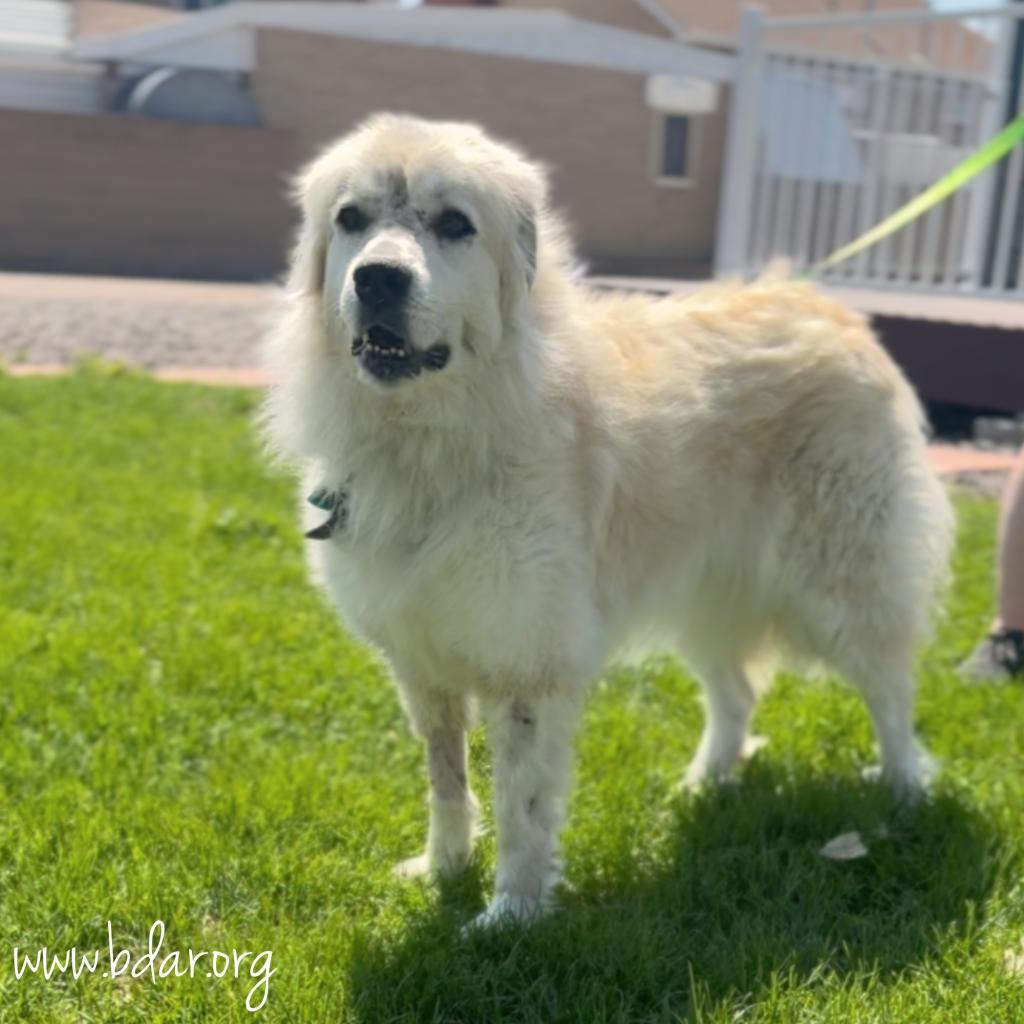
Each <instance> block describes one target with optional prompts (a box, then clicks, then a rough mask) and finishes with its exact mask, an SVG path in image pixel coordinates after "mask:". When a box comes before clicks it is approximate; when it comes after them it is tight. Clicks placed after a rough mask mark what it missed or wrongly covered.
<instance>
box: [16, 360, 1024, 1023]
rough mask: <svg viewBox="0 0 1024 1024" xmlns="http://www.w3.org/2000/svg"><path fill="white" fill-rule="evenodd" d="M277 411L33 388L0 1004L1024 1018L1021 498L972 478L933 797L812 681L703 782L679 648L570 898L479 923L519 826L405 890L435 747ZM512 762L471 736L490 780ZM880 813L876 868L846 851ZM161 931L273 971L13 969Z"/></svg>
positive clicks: (656, 664) (590, 826)
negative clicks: (346, 589)
mask: <svg viewBox="0 0 1024 1024" xmlns="http://www.w3.org/2000/svg"><path fill="white" fill-rule="evenodd" d="M254 404H255V397H254V396H253V395H251V394H249V393H245V392H241V391H233V390H216V389H204V388H200V387H196V386H190V385H169V384H159V383H156V382H154V381H151V380H149V379H146V378H143V377H139V376H134V375H131V374H124V373H121V374H118V373H110V372H105V371H103V370H101V369H98V368H92V369H87V370H83V371H80V372H79V373H78V374H76V375H75V376H73V377H68V378H64V379H52V380H42V379H25V380H12V379H9V378H3V377H0V488H2V490H0V494H2V498H0V559H2V571H0V1022H4V1024H6V1022H15V1021H17V1022H22V1021H25V1022H39V1024H64V1022H68V1024H71V1022H76V1024H77V1022H114V1021H132V1022H136V1021H138V1022H162V1021H168V1022H170V1021H176V1022H186V1021H197V1022H199V1021H204V1022H205V1021H215V1022H220V1021H244V1020H266V1021H281V1022H288V1024H292V1022H314V1024H328V1022H336V1021H358V1022H365V1024H385V1022H392V1021H437V1022H442V1021H444V1022H449V1021H451V1022H464V1024H476V1022H480V1024H485V1022H491V1021H538V1022H541V1021H543V1022H560V1021H579V1022H585V1024H594V1022H603V1021H615V1022H626V1021H630V1022H634V1021H635V1022H641V1021H642V1022H647V1021H651V1022H654V1021H658V1022H668V1021H676V1020H687V1021H709V1022H710V1021H715V1022H725V1021H734V1020H742V1021H744V1022H762V1021H773V1022H776V1021H778V1022H789V1021H794V1022H795V1021H815V1022H817V1021H830V1022H843V1024H847V1022H862V1021H878V1022H883V1021H885V1022H890V1021H892V1022H914V1024H917V1022H922V1024H923V1022H940V1021H941V1022H944V1024H945V1022H957V1024H970V1022H977V1024H995V1022H1000V1021H1007V1022H1011V1021H1021V1020H1024V977H1018V976H1013V975H1012V974H1011V973H1009V972H1008V971H1007V970H1006V969H1005V967H1004V958H1003V953H1004V950H1006V949H1007V948H1008V947H1011V946H1014V945H1016V944H1017V943H1019V941H1020V939H1021V937H1022V936H1024V884H1022V877H1024V876H1022V873H1021V865H1022V860H1024V688H1021V687H1016V688H1012V687H1004V688H991V689H986V688H969V687H967V686H965V685H963V684H961V683H959V682H958V681H957V679H956V678H955V676H954V674H953V666H954V665H955V664H956V662H957V661H958V660H959V659H960V658H961V657H962V656H963V655H964V654H965V653H966V651H967V650H968V649H969V648H970V646H971V645H972V643H973V642H974V640H975V639H976V638H977V636H978V635H979V632H980V631H981V630H982V629H983V627H984V625H985V623H986V621H987V619H988V617H989V615H990V614H991V607H992V603H991V602H992V572H991V563H992V540H993V531H994V523H995V507H994V505H993V504H992V503H991V502H988V501H982V500H979V499H975V498H971V497H969V496H962V497H961V498H960V499H959V500H958V509H959V514H960V522H961V537H960V547H959V553H958V557H957V563H956V585H955V587H954V589H953V592H952V596H951V598H950V601H949V607H948V614H947V616H946V617H945V619H944V621H943V623H942V625H941V628H940V631H939V634H938V637H937V640H936V642H935V644H934V645H933V646H932V647H931V648H930V649H929V650H928V651H927V652H926V655H925V657H924V660H923V664H922V668H921V691H922V695H921V701H920V706H919V713H918V718H919V724H920V728H921V730H922V732H923V733H924V735H925V736H926V737H927V740H928V742H929V744H930V745H931V747H932V749H933V750H934V752H935V753H936V754H937V755H938V756H939V757H940V759H941V761H942V762H943V765H944V775H943V778H942V781H941V782H940V784H939V785H938V787H937V791H936V794H935V796H934V798H933V799H932V800H931V801H930V802H929V803H927V804H926V805H925V806H923V807H921V808H919V809H918V810H917V811H915V812H907V811H901V810H899V809H898V808H894V807H892V806H891V805H890V804H889V802H888V801H887V799H886V798H885V796H884V795H883V794H881V793H879V792H878V791H877V790H876V789H874V788H873V787H871V786H869V785H867V784H863V783H861V782H860V781H859V769H860V768H861V767H862V766H863V765H865V764H868V763H870V762H871V761H872V760H873V756H874V755H873V750H872V742H871V736H870V730H869V725H868V721H867V716H866V714H865V712H864V710H863V707H862V705H861V704H860V702H859V700H858V699H857V698H856V697H855V696H853V695H852V694H851V693H850V691H848V690H847V689H846V688H845V687H844V686H842V685H841V684H840V683H838V682H836V681H824V682H817V683H808V682H805V681H802V680H798V679H793V678H787V679H783V680H781V681H780V683H779V685H778V686H777V687H776V688H775V689H774V690H773V691H772V692H771V694H770V695H769V696H768V698H767V699H766V700H765V702H764V704H763V706H762V708H761V709H760V711H759V713H758V719H757V723H756V726H757V730H758V731H759V732H761V733H764V734H767V735H768V736H770V738H771V742H770V744H769V746H768V747H767V748H765V749H764V750H762V751H761V752H760V753H759V754H758V755H757V757H756V758H755V760H754V761H752V762H751V763H750V764H749V765H748V766H747V767H746V769H745V771H744V774H743V780H742V784H740V785H738V786H731V787H724V788H722V789H720V790H718V791H716V792H709V793H705V794H702V795H699V796H689V797H678V796H673V793H672V789H673V785H674V783H675V782H676V780H677V778H678V777H679V775H680V773H681V771H682V769H683V766H684V765H685V763H686V761H687V758H688V756H689V754H690V753H691V751H692V750H693V748H694V745H695V743H696V740H697V736H698V732H699V728H700V721H701V716H700V712H699V704H698V697H697V691H696V687H695V686H694V684H693V682H692V681H691V680H690V679H689V678H687V676H686V675H685V674H684V673H683V672H682V671H681V670H680V669H679V668H678V667H677V666H676V664H675V663H673V662H672V661H670V660H652V661H650V662H649V663H647V664H646V665H645V666H643V667H642V668H640V669H636V670H629V671H626V670H621V671H614V672H610V673H609V674H608V675H606V676H605V677H604V678H603V679H601V680H600V681H599V682H598V683H597V684H596V686H595V687H594V692H593V695H592V698H591V700H590V703H589V706H588V711H587V713H586V716H585V721H584V726H583V729H582V732H581V735H580V738H579V742H578V761H579V768H578V784H577V790H576V796H575V799H574V803H573V806H572V813H571V818H570V824H569V828H568V830H567V832H566V835H565V851H566V859H567V869H568V876H569V880H570V882H571V886H572V888H571V891H570V892H569V893H568V895H567V896H566V898H565V900H564V906H563V908H562V909H561V910H560V911H559V912H558V913H557V914H555V915H554V916H552V917H551V918H549V919H547V920H545V921H544V922H542V923H541V924H539V925H538V926H536V927H535V928H534V929H533V930H531V931H529V932H509V933H502V934H485V935H479V936H474V937H471V938H469V939H467V940H464V939H460V937H459V927H460V925H461V924H462V923H463V922H465V921H466V920H467V919H468V918H469V917H470V916H471V915H472V914H473V913H474V912H476V911H477V910H479V909H480V908H481V906H482V905H483V901H484V897H485V894H486V892H487V890H488V887H489V884H490V878H491V875H492V869H493V837H492V836H485V838H484V839H483V841H482V843H481V846H480V855H479V857H478V859H477V862H476V863H475V864H474V866H473V868H472V869H471V871H470V873H469V874H468V876H467V877H465V878H463V879H461V880H460V881H459V882H458V883H456V884H453V885H451V886H449V887H447V888H446V889H445V891H443V892H438V891H437V890H436V889H434V888H432V887H430V886H428V885H425V884H422V883H419V882H414V883H401V882H398V881H396V880H394V879H393V878H392V875H391V867H392V865H393V864H394V863H395V862H397V861H398V860H400V859H401V858H403V857H405V856H408V855H410V854H413V853H416V852H418V851H419V849H420V847H421V845H422V843H423V840H424V833H425V825H426V815H425V807H424V774H423V770H422V767H421V763H420V752H419V748H418V744H417V743H416V742H415V741H414V740H413V738H412V737H411V735H410V734H409V732H408V730H407V728H406V726H405V723H404V720H403V716H402V713H401V711H400V709H399V706H398V702H397V699H396V697H395V695H394V693H393V691H392V688H391V685H390V683H389V682H388V679H387V674H386V671H385V670H384V668H383V667H382V665H381V663H380V662H379V661H378V660H377V659H376V658H375V656H374V655H373V654H372V653H371V652H369V651H367V650H365V649H364V648H362V647H360V646H358V645H357V644H355V643H353V642H351V641H350V640H348V639H347V638H346V637H345V635H344V633H343V631H342V630H341V629H340V628H339V627H338V626H337V625H336V623H335V621H334V619H333V616H332V614H331V612H330V610H329V609H328V607H327V606H326V603H325V602H324V601H323V599H322V598H321V597H320V596H319V595H318V594H317V593H316V592H315V591H314V590H313V589H312V588H311V587H310V586H309V585H308V584H307V582H306V579H305V574H304V565H303V559H302V549H301V543H300V538H299V533H298V530H297V526H296V517H295V514H294V512H295V498H294V495H293V490H292V486H291V484H290V482H289V481H288V480H287V479H286V478H285V477H284V476H283V475H281V474H280V473H277V472H274V471H270V470H268V468H267V466H266V464H265V462H264V460H263V458H262V457H261V455H260V453H259V450H258V446H257V444H256V443H255V441H254V439H253V432H252V429H251V419H252V411H253V407H254ZM487 762H488V755H487V749H486V745H485V743H484V739H483V737H482V736H474V741H473V770H474V775H475V777H476V786H477V790H478V792H479V793H480V794H481V796H483V797H484V798H485V803H486V794H487V793H488V790H489V787H488V785H487V781H486V779H487V768H488V764H487ZM851 829H856V830H859V832H860V833H861V835H862V836H863V837H864V839H865V841H866V842H867V845H868V848H869V852H868V855H867V856H866V857H863V858H860V859H857V860H851V861H846V862H840V861H832V860H828V859H826V858H824V857H822V856H820V855H819V853H818V851H819V849H820V847H821V846H822V844H823V843H824V842H825V841H826V840H828V839H830V838H831V837H833V836H835V835H836V834H838V833H841V832H845V831H848V830H851ZM157 920H160V921H163V922H164V925H165V926H166V935H165V938H164V940H163V945H162V952H161V956H164V955H165V954H166V953H167V952H168V951H170V950H181V951H185V950H188V949H192V950H194V951H195V950H205V951H214V950H222V951H230V950H232V949H234V950H239V951H242V950H249V951H253V952H254V953H256V952H260V951H266V950H270V951H272V968H273V971H274V974H273V975H272V976H271V977H270V979H269V984H268V985H267V984H264V988H265V989H267V990H268V991H265V992H264V993H263V994H265V995H266V996H267V999H266V1004H265V1006H264V1007H263V1008H262V1009H260V1010H259V1011H257V1012H256V1013H255V1014H250V1013H249V1012H248V1011H247V1009H246V1006H245V1000H246V996H247V995H248V994H249V992H250V990H253V989H254V988H255V985H256V983H255V982H254V980H253V978H252V976H250V974H249V973H248V968H247V967H246V966H245V965H243V968H242V971H241V976H240V977H238V978H237V979H235V978H234V977H233V976H231V975H229V976H228V977H226V978H218V977H212V978H210V977H207V976H206V974H207V973H208V972H206V971H205V970H202V969H197V971H196V976H195V977H194V978H190V977H174V976H170V977H165V978H162V979H161V978H158V979H157V980H156V981H154V980H153V979H152V977H151V975H149V974H148V973H147V974H145V975H144V976H142V977H139V978H137V979H132V978H131V977H130V976H129V975H122V976H121V977H118V978H116V979H112V978H104V977H102V976H101V974H100V973H95V974H91V975H90V974H84V975H83V976H82V977H80V978H79V979H78V980H73V979H72V978H71V977H70V975H66V976H58V975H54V976H53V977H51V978H50V979H49V980H46V979H44V978H43V977H42V976H41V975H38V974H33V973H31V972H26V973H25V974H23V976H22V977H21V978H20V980H19V979H17V978H16V975H15V971H14V960H13V948H14V947H18V948H19V949H20V950H21V951H26V950H29V951H35V950H36V949H38V948H40V947H42V946H44V945H45V946H47V947H49V949H50V950H56V951H63V950H66V949H69V948H71V947H72V946H74V947H76V949H78V950H86V951H94V950H97V949H101V950H105V949H106V947H107V943H108V932H107V927H108V925H107V922H108V921H109V922H110V923H111V924H110V927H111V929H112V934H113V938H114V942H115V946H116V947H117V948H120V947H122V946H123V947H126V948H128V949H129V950H131V951H132V955H133V956H135V957H138V956H140V955H141V954H142V953H143V952H144V951H145V949H146V946H147V936H148V933H149V930H150V927H151V925H152V924H153V922H155V921H157ZM211 955H212V954H211ZM207 962H209V961H207ZM265 964H266V958H264V965H265ZM102 969H103V968H102V966H101V968H100V970H102ZM258 1000H259V993H257V994H256V996H255V997H254V1001H258Z"/></svg>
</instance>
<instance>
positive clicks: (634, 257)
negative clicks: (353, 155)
mask: <svg viewBox="0 0 1024 1024" xmlns="http://www.w3.org/2000/svg"><path fill="white" fill-rule="evenodd" d="M257 53H258V59H257V66H256V70H255V72H254V73H253V76H252V87H253V90H254V92H255V94H256V98H257V101H258V103H259V105H260V108H261V109H262V111H263V114H264V117H265V118H266V121H267V124H268V125H270V126H272V127H274V128H277V129H281V130H287V131H290V132H293V133H294V135H295V139H296V144H297V146H298V151H299V152H300V153H301V154H302V157H301V159H303V160H305V159H309V158H311V157H312V156H313V155H314V154H315V153H316V152H317V151H318V150H319V149H321V148H322V147H323V145H324V144H325V143H327V142H328V141H330V140H331V139H333V138H335V137H337V136H338V135H340V134H342V133H344V132H346V131H348V130H349V129H350V128H351V127H352V126H353V125H354V124H355V123H356V122H358V121H360V120H361V119H362V118H364V117H365V116H366V115H367V114H370V113H372V112H374V111H376V110H394V111H404V112H410V113H416V114H421V115H424V116H427V117H437V118H448V119H463V120H470V121H476V122H478V123H480V124H482V125H483V126H484V127H485V128H487V129H488V130H490V131H491V132H493V133H494V134H496V135H498V136H499V137H502V138H506V139H510V140H513V141H515V142H518V143H519V144H520V145H522V146H523V148H525V149H526V150H527V151H528V152H529V153H530V154H532V155H533V156H534V157H537V158H539V159H541V160H542V161H544V162H545V163H547V164H548V166H549V167H550V168H551V171H552V179H553V184H554V196H555V201H556V204H557V205H558V206H559V207H560V208H561V209H563V210H564V211H566V212H567V213H568V215H569V220H570V222H571V224H572V225H573V227H574V230H575V234H576V238H577V241H578V245H579V248H580V251H581V253H582V255H583V256H584V257H585V258H586V259H588V260H589V261H590V262H591V265H592V266H593V268H594V269H595V270H602V271H607V272H609V273H629V272H633V273H674V274H681V275H691V274H697V273H701V272H704V271H706V269H707V267H708V265H709V262H710V257H711V252H712V247H713V243H714V229H715V218H716V210H717V205H718V185H719V178H720V177H721V163H722V146H723V129H724V120H725V119H724V116H723V114H722V111H723V110H724V109H725V106H726V104H727V101H728V96H727V95H726V94H725V92H724V91H723V93H722V94H721V96H720V101H719V112H718V113H717V114H715V115H713V116H710V117H708V118H704V119H702V125H701V139H700V143H699V170H698V178H697V186H696V187H694V188H672V187H664V186H658V185H656V184H655V183H654V175H653V137H654V133H655V131H656V127H657V125H656V118H655V115H654V114H653V113H652V112H651V111H649V110H648V109H647V107H646V106H645V103H644V86H645V79H644V77H643V76H640V75H630V74H622V73H619V72H613V71H601V70H594V69H589V68H574V67H566V66H561V65H556V64H543V63H539V62H532V61H524V60H517V59H504V58H502V59H498V58H492V57H486V56H478V55H474V54H461V53H456V52H453V51H444V50H433V49H427V48H421V47H413V46H396V45H389V44H383V43H366V42H361V41H357V40H346V39H337V38H323V37H318V36H314V35H309V34H304V33H295V32H283V31H260V32H259V33H258V41H257Z"/></svg>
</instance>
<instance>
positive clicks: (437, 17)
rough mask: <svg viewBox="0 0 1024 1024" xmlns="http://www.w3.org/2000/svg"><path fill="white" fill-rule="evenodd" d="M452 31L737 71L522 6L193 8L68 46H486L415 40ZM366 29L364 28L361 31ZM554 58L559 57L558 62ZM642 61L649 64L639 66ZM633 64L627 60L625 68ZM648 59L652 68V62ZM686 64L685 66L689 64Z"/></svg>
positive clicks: (721, 75) (120, 56)
mask: <svg viewBox="0 0 1024 1024" xmlns="http://www.w3.org/2000/svg"><path fill="white" fill-rule="evenodd" d="M446 23H448V24H450V25H451V27H452V29H453V30H460V31H466V30H474V29H475V30H477V31H481V30H490V31H492V32H493V33H494V34H495V36H496V37H497V36H500V34H501V33H502V32H503V31H508V30H512V29H519V30H531V31H537V32H541V33H543V32H544V31H545V30H546V31H548V32H553V31H558V30H561V31H565V30H569V29H577V30H578V31H579V32H580V34H581V35H584V34H585V35H586V36H587V37H589V38H590V39H591V40H594V41H597V42H604V43H606V44H614V43H619V44H621V45H622V47H624V48H625V47H629V49H630V50H631V54H632V59H631V60H629V61H626V62H624V66H623V70H626V71H631V72H633V73H644V72H645V71H646V72H647V73H658V72H667V71H675V72H677V73H690V74H694V75H698V76H700V77H706V78H710V79H711V80H713V81H719V82H723V81H730V80H731V79H732V78H733V77H734V68H735V59H734V58H733V57H731V56H727V55H723V54H720V53H714V52H711V51H708V50H701V49H698V48H695V47H691V46H684V45H682V44H681V43H680V42H678V41H676V40H668V39H659V38H657V37H655V36H649V35H646V34H644V33H641V32H633V31H629V30H627V29H620V28H615V27H613V26H611V25H604V24H599V23H597V22H591V21H586V20H584V19H580V18H575V17H573V16H571V15H569V14H567V13H565V12H564V11H560V10H552V9H547V8H541V9H524V8H476V9H466V8H456V7H433V6H428V7H414V8H392V7H376V6H370V5H367V6H364V5H362V4H359V5H356V4H352V5H349V4H344V5H334V4H329V5H328V4H323V3H316V2H314V3H302V2H298V3H296V2H289V3H272V2H267V0H263V2H261V3H246V2H244V0H242V2H238V3H230V4H224V5H222V6H217V7H210V8H207V9H205V10H203V11H201V12H198V13H195V14H188V15H185V16H184V17H182V18H180V19H177V20H175V21H172V22H167V23H166V24H157V25H152V26H149V27H146V28H140V29H133V30H131V31H129V32H122V33H118V34H116V35H105V36H88V37H83V38H81V39H78V40H76V41H75V42H74V44H73V45H72V48H71V56H72V57H75V58H77V59H79V60H100V61H109V60H125V61H144V60H145V55H146V54H147V53H150V52H152V51H156V50H161V49H163V48H165V47H172V46H177V45H179V44H182V43H189V42H192V41H195V40H198V39H201V38H203V37H204V36H208V35H213V34H215V33H220V32H224V31H226V30H231V29H243V30H245V29H260V28H264V29H281V30H285V31H293V32H313V33H321V34H329V35H339V36H343V35H351V36H354V37H357V38H358V37H360V36H362V37H363V38H370V39H377V40H379V41H381V42H392V43H394V44H397V45H423V46H430V47H438V48H445V49H453V50H460V49H466V50H468V51H472V52H477V53H480V52H486V48H483V49H482V48H481V47H480V46H475V47H470V46H468V45H466V44H463V45H460V44H459V42H458V41H457V40H453V41H452V42H451V43H450V44H447V45H442V44H440V43H438V41H437V38H436V36H432V37H431V38H430V39H429V40H427V41H424V42H422V43H419V44H417V40H416V38H415V35H414V30H415V29H416V28H418V27H422V28H424V29H431V30H433V31H435V32H436V31H437V30H439V29H444V28H445V24H446ZM388 29H403V30H405V32H406V33H410V31H412V32H413V34H405V35H403V36H402V37H401V38H397V37H395V38H382V37H381V32H385V33H386V32H387V30H388ZM364 33H365V34H364ZM494 55H495V56H505V57H519V58H521V59H523V60H537V61H544V62H546V63H547V62H552V61H553V60H556V58H553V57H552V55H551V54H550V53H548V54H546V55H541V54H539V53H537V54H534V53H533V52H532V50H526V49H524V50H523V51H522V52H516V53H512V52H509V49H508V47H507V46H506V47H502V48H500V49H498V48H495V50H494ZM556 62H557V61H556ZM562 62H563V63H566V64H572V65H586V64H588V61H587V60H586V59H585V57H583V56H577V57H574V58H573V57H569V55H566V59H565V60H564V61H562ZM638 64H641V65H644V67H638V66H637V65H638ZM626 65H628V66H626ZM647 65H649V67H647ZM684 65H685V66H684ZM593 66H595V67H611V66H613V64H612V63H610V62H609V60H608V59H607V58H603V59H601V60H596V59H595V61H594V62H593Z"/></svg>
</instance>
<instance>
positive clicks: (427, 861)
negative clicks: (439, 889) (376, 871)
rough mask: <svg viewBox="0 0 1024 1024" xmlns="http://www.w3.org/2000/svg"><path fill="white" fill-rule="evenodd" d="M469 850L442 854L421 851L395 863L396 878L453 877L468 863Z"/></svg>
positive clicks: (463, 869)
mask: <svg viewBox="0 0 1024 1024" xmlns="http://www.w3.org/2000/svg"><path fill="white" fill-rule="evenodd" d="M469 858H470V852H469V851H460V852H458V853H456V852H453V851H452V852H448V853H446V854H444V855H439V854H436V853H435V854H433V855H431V854H430V853H421V854H420V855H419V856H418V857H409V858H408V860H403V861H399V863H397V864H396V865H395V875H396V877H398V878H454V877H455V876H456V875H458V874H461V873H462V872H463V871H465V870H466V868H467V867H468V865H469Z"/></svg>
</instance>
